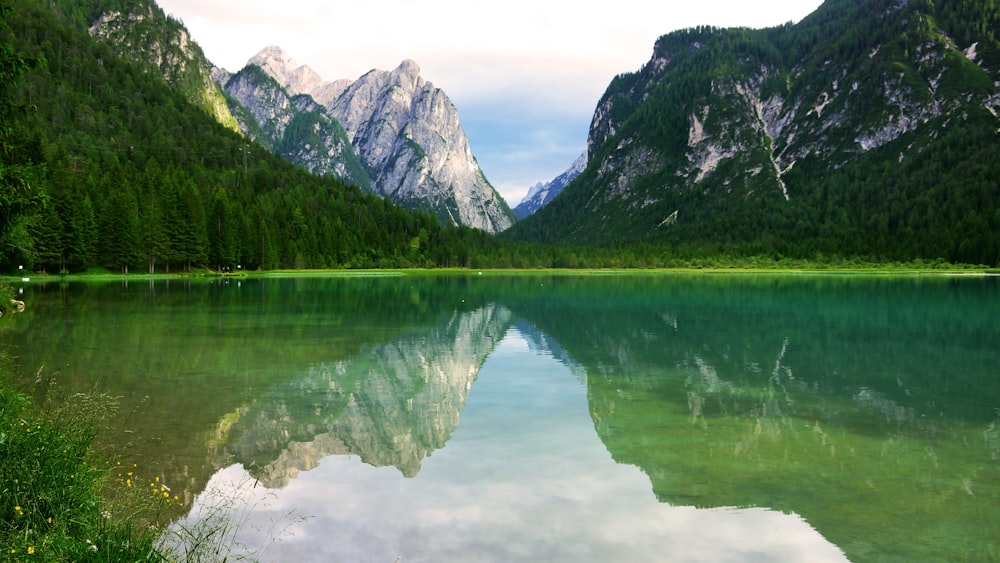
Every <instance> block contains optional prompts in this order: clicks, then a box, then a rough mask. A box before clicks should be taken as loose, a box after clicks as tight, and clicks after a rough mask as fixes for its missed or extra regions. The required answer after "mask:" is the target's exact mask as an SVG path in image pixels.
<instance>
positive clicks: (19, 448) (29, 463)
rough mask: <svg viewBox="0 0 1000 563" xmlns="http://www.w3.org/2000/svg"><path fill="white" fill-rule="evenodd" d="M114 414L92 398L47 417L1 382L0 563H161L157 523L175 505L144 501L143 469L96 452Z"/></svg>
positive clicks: (103, 399)
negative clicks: (101, 430) (101, 427)
mask: <svg viewBox="0 0 1000 563" xmlns="http://www.w3.org/2000/svg"><path fill="white" fill-rule="evenodd" d="M113 408H114V401H113V400H112V398H111V397H108V396H106V395H100V394H86V395H74V396H73V397H70V398H69V400H68V401H67V402H66V403H65V404H63V405H61V406H60V407H58V408H56V409H54V410H51V411H43V410H41V409H38V408H37V407H36V406H35V405H33V404H32V402H31V400H30V399H29V398H27V397H25V396H24V395H21V394H19V393H16V392H14V391H12V390H11V389H9V388H8V387H7V386H6V385H4V384H2V383H0V462H2V463H0V546H3V547H2V548H0V549H2V552H0V561H31V560H38V561H160V560H162V558H161V554H160V553H159V552H158V548H157V545H158V540H159V531H158V529H157V528H156V525H155V523H154V522H153V520H154V519H155V511H156V510H158V509H161V508H163V507H165V506H166V505H167V504H169V503H170V502H171V501H173V500H174V499H171V498H166V499H164V498H163V496H162V493H156V494H154V493H151V492H149V491H143V492H142V494H139V495H137V494H136V491H137V490H138V488H137V487H134V486H133V476H135V480H138V475H137V468H132V469H131V470H121V469H120V466H119V465H116V466H114V467H112V466H110V465H109V464H105V463H103V462H100V461H99V460H97V459H96V458H95V456H94V452H93V450H92V444H93V440H94V438H95V437H96V435H97V428H98V423H99V421H100V420H102V419H103V418H105V417H106V416H107V414H108V412H109V410H111V409H113ZM118 473H121V474H122V475H127V474H129V473H131V474H130V475H128V476H126V477H125V479H120V478H116V476H117V474H118Z"/></svg>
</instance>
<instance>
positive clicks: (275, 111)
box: [226, 47, 514, 233]
mask: <svg viewBox="0 0 1000 563" xmlns="http://www.w3.org/2000/svg"><path fill="white" fill-rule="evenodd" d="M249 66H253V67H258V68H260V69H261V70H263V71H264V73H266V74H267V75H269V76H270V77H272V78H273V79H274V80H275V81H277V83H278V84H280V85H281V86H282V87H283V88H284V89H285V90H286V91H287V93H288V94H289V95H296V94H300V95H309V96H310V97H311V98H312V99H313V100H315V101H316V102H317V105H315V106H308V104H304V105H303V108H306V106H308V108H307V109H309V110H310V111H311V112H312V113H314V114H322V113H323V111H324V110H325V111H327V112H328V115H329V116H332V117H333V118H336V120H338V121H339V122H340V123H341V124H342V125H343V128H344V129H345V131H346V135H347V138H348V139H349V140H350V142H351V144H352V146H353V147H354V150H355V152H356V154H357V155H358V156H359V157H360V159H361V162H362V164H363V166H364V170H365V171H366V172H367V174H368V175H369V177H370V178H371V186H372V189H373V190H374V191H375V192H376V193H378V194H379V195H382V196H384V197H387V198H389V199H391V200H392V201H394V202H396V203H398V204H400V205H403V206H404V207H408V208H412V209H420V210H425V211H428V212H431V213H432V214H434V215H436V216H437V217H438V218H439V219H440V220H441V221H442V222H443V223H445V224H452V225H465V226H469V227H474V228H478V229H482V230H484V231H487V232H491V233H496V232H500V231H502V230H504V229H506V228H508V227H509V226H510V225H512V224H513V222H514V215H513V213H512V212H511V210H510V208H509V207H508V206H507V204H506V203H505V202H504V201H503V199H502V198H501V197H500V195H499V194H497V192H496V191H495V190H494V189H493V187H492V186H491V185H490V183H489V181H488V180H487V179H486V177H485V176H484V175H483V172H482V170H481V169H480V168H479V165H478V163H477V162H476V160H475V157H474V156H473V154H472V150H471V148H470V147H469V141H468V138H467V137H466V135H465V132H464V131H463V129H462V127H461V124H460V122H459V117H458V111H457V109H456V108H455V106H454V105H453V104H452V103H451V101H450V100H449V99H448V97H447V95H445V93H444V92H443V91H442V90H441V89H439V88H435V87H434V85H433V84H431V83H430V82H425V81H424V80H423V79H422V78H421V77H420V68H419V67H418V66H417V64H416V63H415V62H413V61H403V63H401V64H400V65H399V67H397V68H396V69H395V70H392V71H380V70H373V71H371V72H369V73H367V74H365V75H364V76H362V77H361V78H359V79H358V80H356V81H354V82H350V81H346V80H339V81H336V82H329V83H327V82H323V81H322V79H320V78H319V76H318V75H317V74H316V73H315V72H314V71H312V70H311V69H309V67H307V66H304V65H298V64H297V63H295V61H293V60H292V59H291V58H290V57H289V56H288V55H287V54H285V53H284V52H283V51H282V50H281V49H280V48H277V47H268V48H265V49H264V50H262V51H261V52H260V53H258V54H257V55H256V56H254V57H253V58H251V59H250V61H249V62H248V67H249ZM245 71H246V69H245V70H244V71H241V74H242V72H245ZM260 82H261V84H262V86H260V87H259V89H257V91H254V89H250V90H249V91H247V90H246V89H244V90H242V92H243V93H242V94H241V95H240V96H239V100H240V103H241V104H242V105H244V106H246V107H247V108H250V112H251V113H252V114H253V115H255V116H258V118H257V123H258V124H259V126H260V128H261V129H263V130H265V131H266V130H268V129H269V128H276V127H281V126H282V125H283V123H282V120H284V119H288V118H287V117H282V112H283V111H284V109H285V108H286V107H287V104H286V105H282V104H283V103H285V102H284V101H283V100H281V99H279V97H276V96H275V95H274V89H273V87H271V86H269V85H267V84H266V83H265V81H260ZM226 88H227V91H229V90H230V86H229V85H228V84H227V86H226ZM230 93H231V94H232V92H230ZM320 104H322V105H320ZM302 111H303V110H299V112H300V113H301V112H302ZM270 119H276V120H278V122H277V123H275V124H269V123H268V120H270ZM251 128H252V126H251V125H250V124H247V125H246V129H245V130H250V129H251ZM285 151H286V152H285V153H283V154H287V155H288V156H289V158H290V159H291V160H293V161H295V162H298V160H297V159H296V158H297V157H296V154H298V152H301V151H298V152H297V151H296V150H294V149H293V147H290V146H287V145H286V147H285ZM306 152H309V151H306ZM331 158H333V157H331Z"/></svg>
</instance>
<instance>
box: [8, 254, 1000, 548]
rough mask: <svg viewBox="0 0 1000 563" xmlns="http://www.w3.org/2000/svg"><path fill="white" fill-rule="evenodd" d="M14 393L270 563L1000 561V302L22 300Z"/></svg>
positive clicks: (308, 295) (983, 292)
mask: <svg viewBox="0 0 1000 563" xmlns="http://www.w3.org/2000/svg"><path fill="white" fill-rule="evenodd" d="M22 297H23V299H24V300H25V301H26V302H27V304H28V310H27V311H26V312H25V313H23V314H22V315H19V317H18V318H17V320H16V322H15V323H13V324H12V325H11V326H10V327H9V328H7V329H6V331H5V332H4V333H3V338H4V345H6V346H8V347H9V348H8V349H9V350H10V353H11V355H13V356H14V357H15V363H16V366H15V370H16V373H17V375H18V378H19V381H20V382H21V386H22V389H23V390H24V391H25V392H27V393H29V394H32V395H33V396H34V397H35V398H36V400H38V401H44V400H54V401H58V400H59V398H60V397H64V396H67V395H68V394H71V393H74V392H86V391H93V390H97V391H99V392H107V393H109V394H111V395H115V396H118V397H120V399H119V402H120V408H119V410H118V412H117V414H116V415H115V416H114V417H113V418H112V419H111V420H109V421H108V428H107V429H106V431H105V432H104V433H103V438H102V444H104V446H105V447H106V448H108V449H107V450H106V451H107V452H109V453H108V455H109V456H113V457H112V459H116V460H118V461H124V463H126V464H128V465H130V466H131V465H134V466H135V471H136V472H137V473H139V474H140V475H142V476H143V477H146V478H149V479H151V480H152V479H153V478H154V477H155V478H159V479H160V480H161V482H163V483H167V484H169V485H170V487H171V491H172V492H173V493H174V494H177V495H178V496H179V498H180V499H181V500H182V501H183V503H184V507H185V508H184V509H183V511H182V512H178V513H177V514H175V515H174V518H175V520H174V526H175V529H179V527H180V526H185V527H189V528H196V527H197V526H198V525H199V522H201V523H208V522H215V523H218V522H220V521H227V522H230V523H231V526H230V527H229V528H227V530H229V531H230V534H231V535H228V536H226V538H227V539H226V543H227V544H228V545H230V546H231V548H232V549H233V552H232V553H231V556H232V557H237V556H240V555H246V556H250V557H253V558H257V559H260V560H262V561H295V562H298V561H384V562H392V561H395V560H400V561H566V560H573V561H612V560H630V561H659V560H671V561H804V560H809V561H844V560H851V561H886V560H889V561H914V560H942V561H944V560H948V561H956V560H972V561H985V560H997V559H998V558H1000V279H998V278H993V277H964V276H963V277H946V276H899V277H895V276H893V277H890V276H850V275H834V274H827V275H805V274H802V275H794V274H738V273H734V274H686V273H677V274H671V273H656V274H653V273H644V274H635V275H549V274H538V275H523V276H514V275H497V274H491V273H489V272H487V273H484V275H467V276H464V275H458V276H454V275H453V276H448V275H430V276H427V275H400V276H389V275H382V276H370V277H369V276H351V277H321V276H312V277H289V278H226V279H213V280H205V281H185V280H170V281H164V280H159V281H128V282H110V283H103V284H101V283H75V282H74V283H59V282H49V283H44V284H36V283H30V284H23V295H22Z"/></svg>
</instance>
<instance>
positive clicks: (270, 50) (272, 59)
mask: <svg viewBox="0 0 1000 563" xmlns="http://www.w3.org/2000/svg"><path fill="white" fill-rule="evenodd" d="M247 64H248V65H257V66H259V67H260V68H261V69H263V70H264V72H266V73H268V74H269V75H271V76H273V77H274V79H275V80H277V81H278V83H279V84H281V85H282V86H284V87H285V88H287V89H288V90H289V91H290V92H291V93H293V94H312V92H313V90H316V89H318V88H320V87H321V86H322V85H323V78H322V77H321V76H320V75H319V74H318V73H317V72H316V71H314V70H313V69H312V68H310V67H309V66H307V65H300V64H299V63H298V62H296V61H295V59H293V58H292V57H291V56H290V55H289V54H288V53H286V52H285V50H284V49H282V48H281V47H278V46H277V45H269V46H267V47H264V48H263V49H261V50H260V52H258V53H257V54H256V55H254V56H253V57H251V58H250V60H249V61H247Z"/></svg>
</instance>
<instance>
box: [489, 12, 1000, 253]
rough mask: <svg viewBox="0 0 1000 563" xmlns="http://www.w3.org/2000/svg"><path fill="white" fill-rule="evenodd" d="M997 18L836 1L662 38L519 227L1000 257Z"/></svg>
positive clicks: (607, 236) (559, 235) (728, 246)
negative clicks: (771, 19)
mask: <svg viewBox="0 0 1000 563" xmlns="http://www.w3.org/2000/svg"><path fill="white" fill-rule="evenodd" d="M997 30H1000V7H998V6H997V4H996V3H995V2H989V1H970V2H963V3H961V5H960V6H957V5H953V4H950V3H949V4H947V5H946V4H944V3H934V2H931V1H929V0H919V1H918V0H914V1H899V0H864V1H858V0H828V1H827V2H825V3H824V4H823V5H822V6H820V7H819V8H818V9H817V10H816V11H815V12H814V13H813V14H811V15H810V16H808V17H806V18H805V19H803V20H802V21H801V22H799V23H797V24H794V25H792V24H787V25H784V26H780V27H776V28H771V29H762V30H753V29H745V28H740V29H717V28H709V27H701V28H696V29H686V30H681V31H677V32H674V33H670V34H668V35H665V36H663V37H661V38H660V39H659V40H658V41H657V42H656V45H655V47H654V50H653V56H652V58H651V59H650V60H649V62H647V63H646V64H645V65H644V66H643V67H642V68H641V69H640V70H639V71H637V72H633V73H626V74H622V75H619V76H618V77H616V78H615V79H614V80H613V81H612V82H611V84H610V85H609V87H608V89H607V90H606V92H605V94H604V95H603V97H602V98H601V100H600V102H599V104H598V106H597V110H596V111H595V114H594V117H593V120H592V122H591V127H590V133H589V136H588V151H587V152H588V164H587V167H586V169H585V170H584V172H583V173H581V175H580V176H579V177H578V178H577V179H576V180H575V181H574V182H572V183H571V184H570V185H569V186H568V187H567V188H566V189H565V190H564V192H563V194H562V195H561V196H560V197H559V198H558V199H557V200H556V201H554V202H553V203H552V204H550V205H548V206H546V207H544V208H542V209H541V210H540V211H538V212H537V213H535V214H534V215H532V216H531V217H530V218H528V219H526V220H524V221H523V222H521V223H520V224H518V225H517V226H515V227H514V228H513V229H512V230H511V231H510V233H509V236H510V237H511V238H514V239H519V240H531V241H542V242H560V243H567V242H573V243H594V244H627V243H635V242H644V243H666V244H668V245H671V246H672V247H673V248H674V249H675V250H676V251H679V252H680V251H687V252H693V253H697V252H708V253H718V252H719V251H724V252H725V251H729V252H735V253H748V254H776V255H798V256H805V257H812V256H816V255H823V254H827V255H848V256H868V257H874V258H878V259H910V258H926V259H944V260H949V261H963V262H974V263H985V264H996V263H998V262H1000V235H998V233H1000V196H998V188H997V183H996V178H997V177H1000V142H998V140H1000V138H998V129H1000V118H998V115H997V112H998V110H1000V43H998V39H1000V38H998V37H997ZM685 249H686V250H685ZM698 249H700V250H698Z"/></svg>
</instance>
